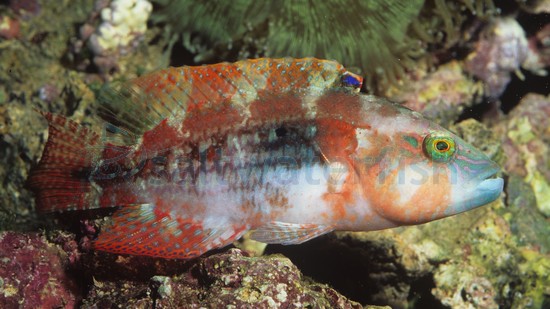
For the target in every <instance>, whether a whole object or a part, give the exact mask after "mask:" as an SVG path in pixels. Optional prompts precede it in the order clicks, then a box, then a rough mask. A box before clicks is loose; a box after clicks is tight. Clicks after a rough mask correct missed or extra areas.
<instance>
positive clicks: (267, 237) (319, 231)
mask: <svg viewBox="0 0 550 309" xmlns="http://www.w3.org/2000/svg"><path fill="white" fill-rule="evenodd" d="M332 230H334V228H333V227H332V226H328V225H317V224H297V223H287V222H279V221H272V222H270V223H269V224H268V225H265V226H262V227H260V228H259V229H256V230H253V231H252V232H251V234H250V238H251V239H254V240H256V241H260V242H264V243H268V244H283V245H294V244H301V243H303V242H306V241H308V240H310V239H313V238H315V237H317V236H321V235H323V234H326V233H328V232H331V231H332Z"/></svg>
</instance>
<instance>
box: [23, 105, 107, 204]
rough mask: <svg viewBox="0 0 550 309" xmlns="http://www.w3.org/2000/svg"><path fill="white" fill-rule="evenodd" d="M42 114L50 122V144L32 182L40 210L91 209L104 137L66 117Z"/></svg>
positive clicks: (35, 169)
mask: <svg viewBox="0 0 550 309" xmlns="http://www.w3.org/2000/svg"><path fill="white" fill-rule="evenodd" d="M40 113H41V114H42V115H43V116H44V117H45V118H46V119H47V120H48V123H49V130H48V135H49V136H48V142H47V143H46V146H45V148H44V152H43V154H42V158H41V159H40V163H39V164H38V166H36V167H35V168H34V169H33V170H32V171H31V174H30V177H29V179H28V185H29V187H30V188H31V190H32V191H34V192H35V196H36V204H37V209H38V211H41V212H52V211H65V210H77V209H87V208H91V206H92V204H93V203H92V202H93V198H92V197H93V196H95V189H94V188H93V187H92V184H91V183H90V181H89V174H90V171H91V168H92V164H93V163H94V161H95V160H97V159H98V158H99V156H100V154H101V151H102V147H101V140H100V136H99V135H98V134H96V133H94V132H92V131H91V130H90V129H88V128H86V127H83V126H82V125H80V124H78V123H76V122H74V121H72V120H69V119H67V118H65V117H63V116H59V115H53V114H51V113H46V112H40Z"/></svg>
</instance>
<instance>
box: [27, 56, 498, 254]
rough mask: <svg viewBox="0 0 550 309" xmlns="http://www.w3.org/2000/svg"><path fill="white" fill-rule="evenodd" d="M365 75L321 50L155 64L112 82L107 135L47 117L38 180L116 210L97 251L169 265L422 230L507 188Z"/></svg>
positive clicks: (455, 140)
mask: <svg viewBox="0 0 550 309" xmlns="http://www.w3.org/2000/svg"><path fill="white" fill-rule="evenodd" d="M362 83H363V78H362V77H361V76H359V75H356V74H354V73H351V72H349V71H347V70H346V69H345V68H344V67H343V66H342V65H341V64H339V63H338V62H336V61H332V60H322V59H315V58H303V59H293V58H280V59H271V58H260V59H251V60H243V61H238V62H234V63H218V64H212V65H205V66H184V67H179V68H168V69H164V70H159V71H156V72H152V73H148V74H145V75H143V76H140V77H138V78H136V79H133V80H130V81H128V82H123V83H121V84H120V85H112V86H110V87H108V88H106V89H105V91H104V95H103V96H102V98H101V99H100V102H101V103H100V110H102V111H103V115H104V119H108V120H109V121H107V120H106V121H105V125H104V128H102V129H101V131H99V130H94V129H92V128H89V127H87V126H84V125H82V124H79V123H77V122H75V121H73V120H70V119H68V118H66V117H64V116H61V115H55V114H52V113H49V112H41V113H42V115H43V116H44V117H45V118H46V119H47V121H48V123H49V128H48V140H47V142H46V145H45V149H44V151H43V154H42V157H41V159H40V161H39V163H38V164H37V165H36V166H35V167H34V168H33V169H32V171H31V173H30V177H29V179H28V184H29V187H30V188H31V190H33V192H34V194H35V198H36V207H37V210H38V211H41V212H64V211H72V210H86V209H94V208H113V209H115V212H114V213H113V215H112V216H111V217H110V219H109V223H108V224H106V225H104V226H102V227H101V231H100V233H99V235H98V236H97V239H95V240H94V241H93V247H94V248H95V249H96V250H100V251H106V252H110V253H114V254H128V255H144V256H152V257H160V258H168V259H191V258H196V257H199V256H201V255H202V254H204V253H206V252H208V251H209V250H212V249H215V248H221V247H224V246H227V245H229V244H231V243H232V242H234V241H235V240H238V239H239V238H240V237H241V236H243V235H244V234H245V233H249V235H250V238H251V239H254V240H257V241H260V242H264V243H269V244H274V243H276V244H286V245H290V244H300V243H303V242H305V241H308V240H310V239H312V238H315V237H318V236H320V235H323V234H326V233H329V232H331V231H340V230H343V231H373V230H381V229H387V228H393V227H398V226H405V225H415V224H421V223H425V222H429V221H433V220H437V219H440V218H444V217H448V216H451V215H455V214H458V213H461V212H464V211H467V210H470V209H473V208H476V207H479V206H482V205H485V204H488V203H490V202H492V201H494V200H496V199H497V198H498V197H499V196H500V194H501V192H502V189H503V179H502V178H499V177H497V174H498V173H499V171H500V167H499V166H498V164H496V163H495V162H493V161H492V160H491V159H490V158H488V157H487V156H486V155H485V154H483V153H482V152H481V151H479V150H478V149H476V148H475V147H474V146H472V145H470V144H468V143H466V142H465V141H464V140H462V139H461V138H459V137H458V136H456V135H455V134H453V133H452V132H450V131H448V130H446V129H444V128H443V127H441V126H439V125H438V124H436V123H434V122H432V121H430V120H428V119H426V118H424V117H423V116H422V115H421V114H420V113H418V112H415V111H412V110H410V109H408V108H406V107H403V106H402V105H400V104H397V103H393V102H390V101H388V100H386V99H384V98H380V97H376V96H373V95H369V94H365V93H363V92H361V91H360V89H361V87H362Z"/></svg>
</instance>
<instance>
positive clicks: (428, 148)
mask: <svg viewBox="0 0 550 309" xmlns="http://www.w3.org/2000/svg"><path fill="white" fill-rule="evenodd" d="M422 149H423V150H424V153H425V154H426V155H427V156H428V158H430V159H432V160H433V161H436V162H448V161H449V160H451V158H452V157H453V155H454V154H455V152H456V147H455V141H454V140H453V139H452V138H451V137H449V136H447V135H443V134H428V135H427V136H426V137H425V138H424V141H423V142H422Z"/></svg>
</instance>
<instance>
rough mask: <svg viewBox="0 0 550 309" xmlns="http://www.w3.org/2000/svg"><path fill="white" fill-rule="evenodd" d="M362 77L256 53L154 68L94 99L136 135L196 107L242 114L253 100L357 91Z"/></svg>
mask: <svg viewBox="0 0 550 309" xmlns="http://www.w3.org/2000/svg"><path fill="white" fill-rule="evenodd" d="M362 82H363V78H362V77H360V76H357V75H355V74H353V73H351V72H348V71H346V69H345V68H344V67H343V66H342V65H341V64H339V63H337V62H335V61H330V60H320V59H315V58H303V59H293V58H281V59H270V58H260V59H253V60H244V61H239V62H235V63H218V64H213V65H205V66H183V67H179V68H167V69H164V70H159V71H156V72H152V73H149V74H145V75H143V76H141V77H138V78H136V79H134V80H131V81H127V82H121V83H114V84H111V85H109V86H107V87H105V88H104V89H103V90H102V92H101V93H100V102H101V109H102V111H103V114H104V115H106V117H107V119H108V120H110V121H111V122H112V123H113V124H115V125H116V126H120V127H123V128H125V129H126V130H127V131H128V132H131V133H133V134H135V135H136V136H142V134H143V133H144V132H146V131H148V130H151V129H152V128H154V127H155V126H157V125H158V124H159V123H160V122H161V121H163V120H165V119H171V120H175V119H177V120H182V119H184V118H185V117H186V115H187V114H188V113H190V111H193V110H197V109H198V110H208V109H217V108H218V107H220V106H225V105H227V104H229V103H231V104H232V107H233V108H239V109H241V110H240V113H242V114H247V109H248V104H249V103H250V102H252V101H255V100H262V99H265V98H269V97H272V96H280V95H286V94H289V93H297V94H304V95H314V96H319V95H322V94H323V93H325V92H326V91H334V90H336V91H344V92H358V91H359V89H360V88H361V85H362ZM264 96H265V98H264Z"/></svg>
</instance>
